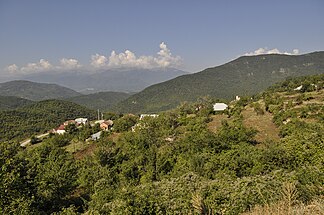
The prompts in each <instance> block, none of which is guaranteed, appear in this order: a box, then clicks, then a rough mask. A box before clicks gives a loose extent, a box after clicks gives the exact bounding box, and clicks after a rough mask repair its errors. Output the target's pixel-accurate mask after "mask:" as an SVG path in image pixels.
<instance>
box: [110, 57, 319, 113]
mask: <svg viewBox="0 0 324 215" xmlns="http://www.w3.org/2000/svg"><path fill="white" fill-rule="evenodd" d="M321 73H324V52H323V51H321V52H313V53H309V54H305V55H296V56H295V55H278V54H269V55H258V56H243V57H240V58H238V59H236V60H233V61H231V62H229V63H226V64H224V65H221V66H217V67H214V68H208V69H205V70H203V71H201V72H198V73H194V74H189V75H183V76H180V77H177V78H175V79H172V80H170V81H166V82H163V83H160V84H156V85H152V86H150V87H148V88H146V89H144V90H143V91H141V92H139V93H137V94H135V95H133V96H131V97H129V98H128V99H126V100H125V101H122V102H120V103H119V104H118V107H117V108H116V111H121V112H125V113H127V112H131V113H139V112H158V111H161V110H168V109H171V108H174V107H176V106H177V105H179V104H180V103H181V102H184V101H195V100H196V99H197V98H198V97H201V96H207V95H209V96H211V97H213V98H223V99H230V100H232V99H233V98H234V97H235V96H236V95H239V96H244V95H253V94H256V93H258V92H261V91H262V90H265V89H266V88H267V87H269V86H271V85H272V84H274V83H276V82H278V81H282V80H284V79H285V78H287V77H294V76H304V75H314V74H321Z"/></svg>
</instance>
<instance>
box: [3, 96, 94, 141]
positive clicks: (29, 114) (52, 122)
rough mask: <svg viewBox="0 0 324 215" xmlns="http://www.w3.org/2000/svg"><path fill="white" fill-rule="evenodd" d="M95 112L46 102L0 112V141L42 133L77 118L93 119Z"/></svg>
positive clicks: (78, 106) (63, 102) (71, 105)
mask: <svg viewBox="0 0 324 215" xmlns="http://www.w3.org/2000/svg"><path fill="white" fill-rule="evenodd" d="M95 116H96V113H95V111H92V110H89V109H87V108H85V107H82V106H80V105H77V104H74V103H72V102H68V101H58V100H46V101H40V102H37V103H35V104H32V105H29V106H25V107H22V108H19V109H15V110H8V111H0V134H1V136H0V141H4V140H6V141H13V140H16V139H22V138H26V137H30V136H31V135H34V134H37V133H43V132H46V131H48V130H49V129H52V128H55V127H57V126H58V125H59V124H60V123H62V122H64V121H66V120H68V119H75V118H78V117H87V118H90V119H93V118H95Z"/></svg>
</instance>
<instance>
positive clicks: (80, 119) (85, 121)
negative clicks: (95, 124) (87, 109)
mask: <svg viewBox="0 0 324 215" xmlns="http://www.w3.org/2000/svg"><path fill="white" fill-rule="evenodd" d="M75 122H76V123H77V124H78V125H81V124H83V125H85V124H87V123H88V119H87V118H77V119H75Z"/></svg>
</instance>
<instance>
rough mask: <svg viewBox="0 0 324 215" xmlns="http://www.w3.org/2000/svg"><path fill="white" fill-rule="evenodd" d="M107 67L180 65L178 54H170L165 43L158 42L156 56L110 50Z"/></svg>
mask: <svg viewBox="0 0 324 215" xmlns="http://www.w3.org/2000/svg"><path fill="white" fill-rule="evenodd" d="M108 61H109V62H108V64H107V65H104V66H107V67H139V68H158V67H178V66H179V65H181V58H180V57H179V56H175V57H174V56H172V54H171V51H170V50H169V49H168V48H167V45H166V44H165V43H164V42H162V43H161V44H160V51H159V52H158V53H157V56H145V55H144V56H139V57H137V56H136V55H135V53H133V52H131V51H129V50H126V51H125V52H122V53H119V54H117V53H116V52H115V51H112V52H111V54H110V56H109V57H108Z"/></svg>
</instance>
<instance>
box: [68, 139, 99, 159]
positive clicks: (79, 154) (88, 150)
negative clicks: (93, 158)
mask: <svg viewBox="0 0 324 215" xmlns="http://www.w3.org/2000/svg"><path fill="white" fill-rule="evenodd" d="M96 148H97V144H96V143H90V144H85V143H84V147H83V148H82V149H80V150H78V151H76V152H75V153H74V154H73V156H74V158H75V159H76V160H81V159H83V158H84V157H86V156H89V155H93V152H94V151H95V149H96Z"/></svg>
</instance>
